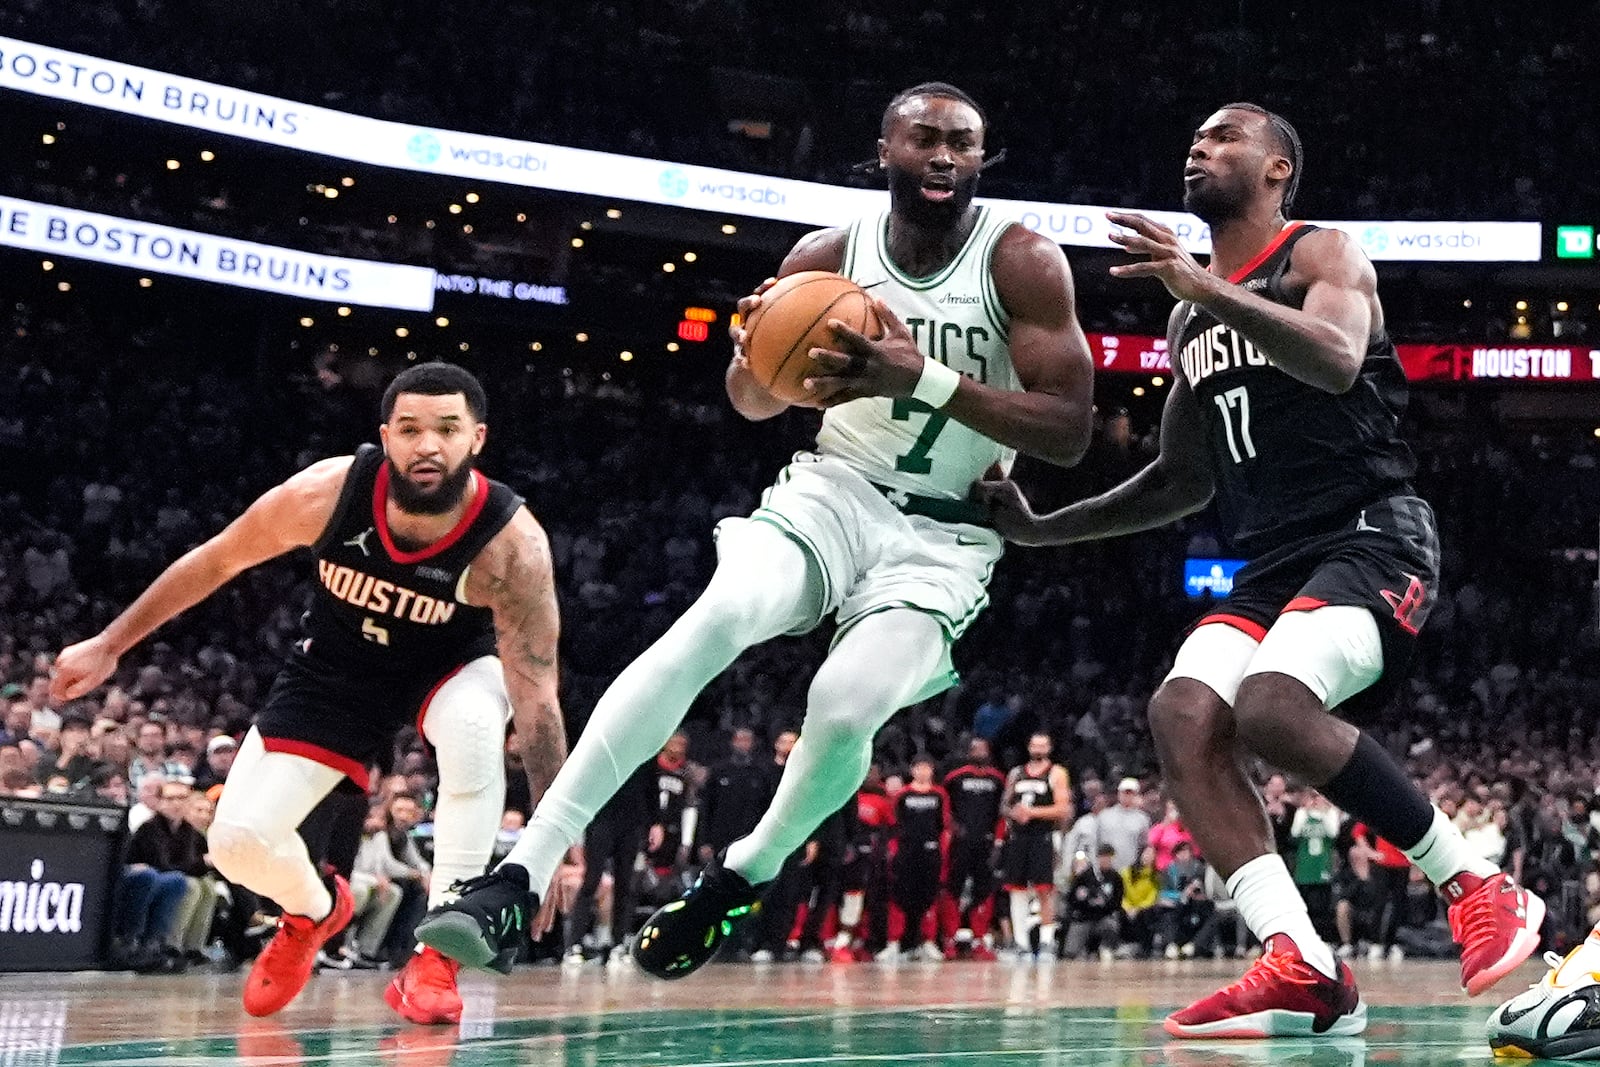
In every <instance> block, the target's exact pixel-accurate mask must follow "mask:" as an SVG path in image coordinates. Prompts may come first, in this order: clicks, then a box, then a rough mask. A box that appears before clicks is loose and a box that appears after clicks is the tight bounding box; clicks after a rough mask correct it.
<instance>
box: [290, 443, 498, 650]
mask: <svg viewBox="0 0 1600 1067" xmlns="http://www.w3.org/2000/svg"><path fill="white" fill-rule="evenodd" d="M388 487H389V464H388V462H387V461H386V459H385V457H384V454H383V450H382V449H380V448H378V447H377V446H376V445H362V446H361V448H360V449H359V450H358V451H357V452H356V455H355V460H354V462H352V463H351V464H350V473H349V474H348V475H347V476H346V477H345V482H344V488H343V489H342V490H341V491H340V493H339V502H338V504H337V505H336V506H335V508H334V513H333V518H332V519H330V520H329V522H328V527H327V529H326V530H324V531H323V533H322V537H321V538H320V539H318V541H317V543H316V544H315V545H313V546H312V551H313V552H314V553H315V555H316V557H317V588H316V592H315V594H314V595H313V597H312V601H311V610H310V611H308V612H306V615H305V620H304V622H305V631H306V638H307V640H305V641H303V642H301V644H300V646H299V647H300V651H301V653H302V654H303V656H304V657H305V658H306V659H309V660H311V661H313V662H314V663H316V664H319V665H323V666H325V667H330V668H332V669H334V670H336V671H338V672H339V673H341V674H349V673H351V672H352V671H359V672H360V673H361V675H362V676H363V677H364V678H371V679H372V680H374V681H376V680H378V679H386V678H390V677H395V676H403V677H415V676H416V675H418V674H441V673H443V672H445V671H449V670H451V669H452V668H454V667H455V666H457V665H459V664H462V663H467V662H469V661H471V660H474V659H477V658H478V657H479V656H487V655H493V654H494V651H495V638H494V619H493V613H492V612H490V610H489V609H488V608H475V607H471V606H469V605H468V604H467V603H466V601H465V599H464V593H465V591H466V584H467V582H466V578H467V567H468V566H469V565H470V564H471V563H472V561H473V559H474V558H475V557H476V556H477V555H478V553H479V552H480V551H482V550H483V546H484V545H486V544H488V543H489V541H490V539H491V538H493V537H494V535H495V534H497V533H499V532H500V530H501V529H503V528H504V527H505V525H506V523H508V522H510V521H511V516H512V515H513V514H514V513H515V512H516V510H517V508H518V507H520V506H521V505H522V498H521V497H519V496H517V494H516V493H515V492H513V491H512V490H511V489H510V488H508V487H507V486H504V485H501V484H500V483H499V482H495V481H491V480H490V479H488V478H486V477H484V476H483V475H482V474H481V473H476V472H475V473H474V474H473V476H472V483H471V488H470V489H469V490H468V492H469V493H470V494H471V503H470V504H469V505H468V506H467V511H466V514H465V515H463V516H462V517H461V521H460V522H459V523H458V524H457V525H456V527H455V528H454V529H453V530H451V531H450V532H449V533H448V534H446V535H445V536H444V537H442V538H441V539H439V540H438V541H436V542H434V543H433V544H431V545H429V546H427V547H426V548H423V549H420V550H418V551H416V552H406V551H402V550H401V549H400V548H398V547H397V546H396V545H395V543H394V539H393V537H392V536H391V535H390V533H389V525H388V522H387V520H386V518H385V514H386V512H385V505H386V503H387V502H388Z"/></svg>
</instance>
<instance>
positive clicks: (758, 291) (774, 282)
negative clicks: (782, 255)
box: [755, 278, 778, 299]
mask: <svg viewBox="0 0 1600 1067" xmlns="http://www.w3.org/2000/svg"><path fill="white" fill-rule="evenodd" d="M777 284H778V279H776V278H768V279H767V280H766V281H764V282H762V283H761V284H760V285H758V286H756V291H755V296H756V298H757V299H760V297H761V294H762V293H764V292H766V291H767V290H768V289H771V288H772V287H773V286H774V285H777Z"/></svg>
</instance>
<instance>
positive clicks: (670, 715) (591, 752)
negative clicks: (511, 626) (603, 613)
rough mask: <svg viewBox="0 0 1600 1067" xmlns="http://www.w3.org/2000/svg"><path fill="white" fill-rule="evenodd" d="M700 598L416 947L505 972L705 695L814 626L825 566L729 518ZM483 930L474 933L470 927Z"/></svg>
mask: <svg viewBox="0 0 1600 1067" xmlns="http://www.w3.org/2000/svg"><path fill="white" fill-rule="evenodd" d="M717 548H718V564H717V569H716V571H715V573H714V574H713V575H712V578H711V582H710V584H709V585H707V587H706V590H705V592H703V593H702V594H701V595H700V598H699V599H698V600H696V601H695V603H694V604H693V605H691V606H690V608H689V610H688V611H686V612H684V614H683V616H682V617H680V618H679V619H678V621H677V622H676V623H674V624H673V625H672V627H671V628H670V629H669V630H668V631H667V632H666V633H665V634H663V635H662V636H661V638H660V639H658V640H657V641H656V642H655V644H653V645H651V646H650V647H649V648H648V649H646V650H645V651H644V653H643V654H641V655H640V656H639V658H638V659H636V660H634V661H633V662H632V663H631V664H629V665H628V667H627V668H626V669H624V670H623V672H622V673H621V674H620V675H618V676H617V679H616V681H614V682H612V683H611V685H610V687H609V688H607V689H606V691H605V693H604V695H602V696H601V698H600V700H599V701H598V702H597V703H596V705H595V708H594V712H593V714H591V716H590V717H589V722H588V724H587V725H586V726H585V727H584V730H583V733H582V734H580V735H579V737H578V740H577V743H576V744H575V745H574V746H573V748H572V752H571V754H570V755H569V756H568V757H567V760H566V762H565V763H564V764H563V765H562V768H561V770H560V771H559V772H558V773H557V775H556V777H555V780H554V781H553V782H552V783H551V785H550V789H549V791H548V792H547V793H546V794H545V795H544V797H543V798H542V799H540V801H539V804H538V807H537V808H536V809H535V811H534V813H533V818H532V819H531V820H530V821H529V823H528V825H527V827H526V828H524V830H523V831H522V835H521V836H520V837H519V838H518V840H517V843H516V845H515V846H514V847H513V848H512V850H511V852H510V854H509V855H508V856H507V857H506V858H505V860H504V861H502V863H501V864H500V866H499V867H498V868H496V870H495V871H494V872H492V874H491V875H490V876H488V877H486V878H485V879H484V880H482V881H481V882H477V883H474V885H473V886H471V887H470V888H469V889H468V890H467V891H466V892H465V893H463V894H462V896H461V898H460V899H459V900H457V901H455V902H454V903H448V904H445V905H444V906H442V907H440V908H438V909H436V910H435V911H434V912H433V913H431V914H430V915H429V916H428V917H427V918H426V919H425V920H424V921H423V922H422V923H421V924H420V925H419V926H418V927H417V937H418V940H420V941H422V942H423V943H424V944H427V945H432V946H434V947H437V948H438V949H439V950H440V951H442V952H444V953H445V954H446V955H449V956H451V957H452V958H456V959H460V960H462V961H463V962H465V963H468V964H471V965H474V966H483V965H486V964H490V963H493V964H494V965H495V966H497V967H499V968H501V969H506V968H508V967H509V961H508V960H506V959H505V953H506V951H507V950H508V947H511V948H514V946H512V945H511V941H512V940H514V938H513V937H512V936H511V935H512V934H514V933H515V929H516V927H517V922H516V919H515V916H516V915H517V914H518V913H519V912H520V911H525V910H526V909H527V906H528V904H529V903H530V901H529V899H528V894H529V893H530V892H531V893H532V894H533V895H534V900H535V901H537V900H538V899H539V898H542V897H543V896H544V894H545V892H546V891H547V890H548V889H549V886H550V881H551V879H552V878H553V877H554V875H555V871H556V868H557V866H558V865H559V864H560V862H561V857H562V856H563V855H565V854H566V852H567V850H568V849H569V848H570V847H571V846H572V845H573V844H575V843H576V842H577V841H579V840H581V839H582V837H583V832H584V828H585V827H586V826H588V825H589V823H590V822H591V821H592V820H593V819H594V817H595V815H596V813H598V812H599V810H600V809H601V807H602V806H604V804H605V803H606V801H608V800H610V799H611V797H612V796H613V795H614V794H615V793H616V791H617V790H618V789H620V788H621V787H622V783H623V782H625V781H626V780H627V778H628V776H629V775H631V774H632V773H633V772H634V770H635V769H636V768H638V767H639V765H640V764H642V763H644V762H645V761H646V760H647V759H649V758H650V757H651V756H653V755H655V753H657V752H659V751H660V750H661V747H662V746H663V745H664V744H666V742H667V739H668V738H669V737H671V735H672V733H673V731H674V730H676V729H677V728H678V725H679V724H680V723H681V722H682V721H683V717H684V716H685V715H686V714H688V710H689V705H690V703H691V702H692V701H693V700H694V698H695V697H696V696H697V695H698V694H699V693H700V691H701V690H702V689H704V688H705V686H706V685H707V684H708V683H709V682H710V681H711V680H712V679H713V678H715V677H716V676H717V675H718V674H720V673H721V672H722V671H723V670H724V669H725V668H726V667H727V666H728V664H730V663H732V662H733V660H734V658H735V657H736V656H738V655H739V653H740V652H742V651H744V650H745V649H746V648H749V647H750V646H751V645H754V644H758V643H760V642H762V641H765V640H768V639H769V638H772V637H776V636H778V635H779V634H782V633H785V632H788V631H791V630H796V629H801V628H804V627H806V626H809V625H813V624H815V623H816V621H817V620H818V618H819V617H820V612H821V607H822V598H823V593H822V585H823V582H822V576H821V572H820V567H819V565H818V564H817V563H816V562H815V561H814V559H813V558H812V557H811V556H810V555H809V554H808V553H807V552H806V551H805V550H803V549H801V548H800V547H799V545H798V544H796V543H795V542H794V541H792V540H790V538H789V537H788V536H787V535H785V534H784V533H782V532H780V531H779V530H778V529H776V528H775V527H773V526H771V525H768V524H766V523H763V522H756V521H751V520H737V521H735V520H729V521H727V522H724V523H723V524H722V525H721V526H720V527H719V529H718V544H717ZM471 925H476V926H477V928H478V931H477V933H476V934H474V933H472V931H471V930H470V929H469V927H470V926H471Z"/></svg>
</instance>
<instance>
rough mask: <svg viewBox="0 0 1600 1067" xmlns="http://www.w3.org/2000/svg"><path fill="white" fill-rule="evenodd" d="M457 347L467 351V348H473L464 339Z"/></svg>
mask: <svg viewBox="0 0 1600 1067" xmlns="http://www.w3.org/2000/svg"><path fill="white" fill-rule="evenodd" d="M456 347H457V348H459V349H461V351H463V352H465V351H466V350H467V349H469V348H471V347H472V346H471V345H469V344H467V342H465V341H462V342H461V343H460V344H458V345H456Z"/></svg>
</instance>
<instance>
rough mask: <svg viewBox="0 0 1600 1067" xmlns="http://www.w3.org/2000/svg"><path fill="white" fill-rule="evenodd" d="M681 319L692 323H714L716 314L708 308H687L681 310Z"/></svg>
mask: <svg viewBox="0 0 1600 1067" xmlns="http://www.w3.org/2000/svg"><path fill="white" fill-rule="evenodd" d="M683 317H684V318H686V319H689V320H691V321H693V322H716V321H717V313H716V312H715V311H713V310H711V309H710V308H703V307H687V308H684V309H683Z"/></svg>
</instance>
